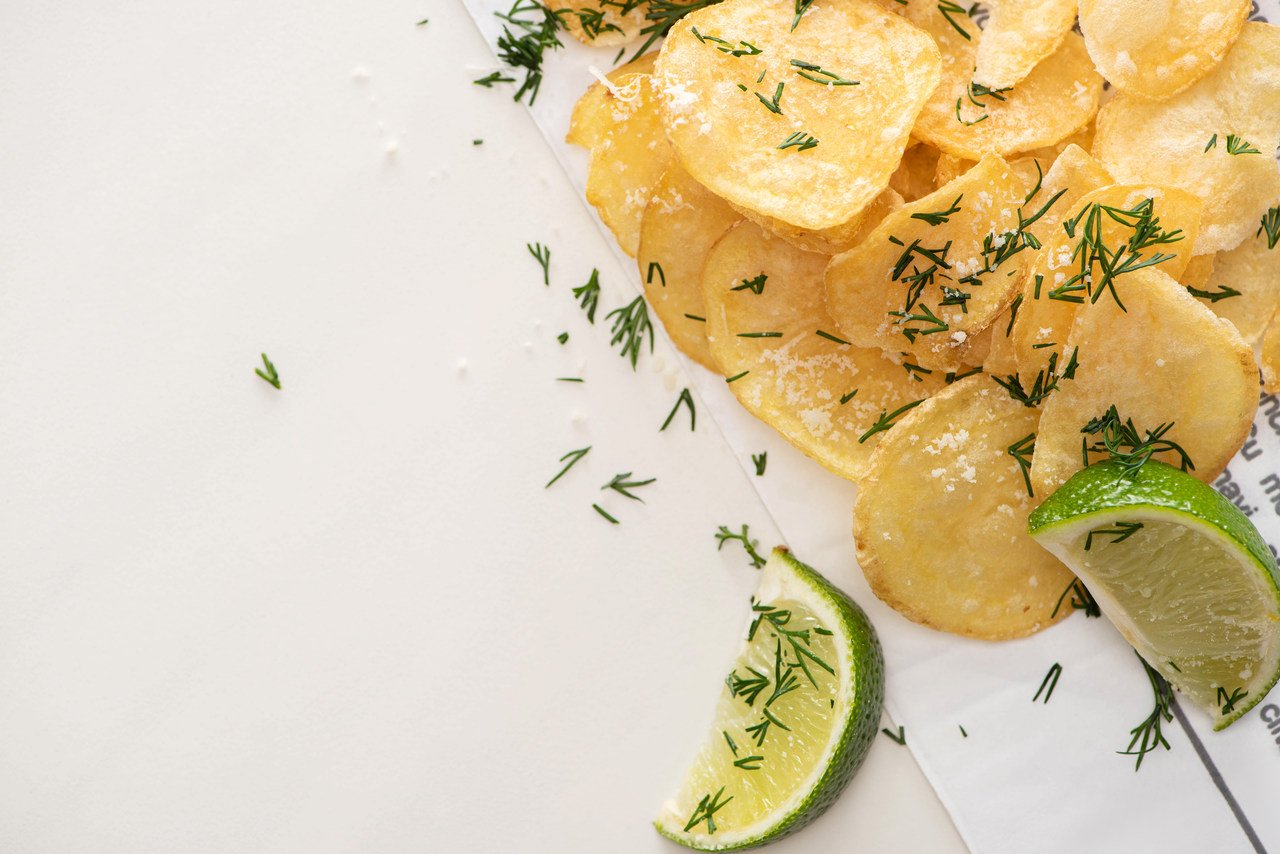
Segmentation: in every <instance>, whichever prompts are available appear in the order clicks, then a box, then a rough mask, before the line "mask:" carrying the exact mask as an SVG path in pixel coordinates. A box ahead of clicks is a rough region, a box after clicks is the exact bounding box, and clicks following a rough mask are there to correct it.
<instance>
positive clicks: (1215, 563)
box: [1029, 461, 1280, 730]
mask: <svg viewBox="0 0 1280 854" xmlns="http://www.w3.org/2000/svg"><path fill="white" fill-rule="evenodd" d="M1029 528H1030V533H1031V536H1032V537H1033V538H1034V539H1035V540H1036V541H1037V542H1038V543H1039V544H1040V545H1042V546H1044V547H1045V548H1046V549H1048V550H1049V551H1050V552H1052V553H1053V554H1054V555H1056V556H1057V557H1058V558H1059V559H1060V560H1061V561H1062V562H1063V563H1065V564H1066V565H1067V566H1069V567H1071V569H1072V570H1073V571H1074V572H1075V573H1076V575H1078V576H1079V577H1080V579H1081V580H1082V581H1083V582H1084V583H1085V585H1086V586H1087V587H1088V588H1089V591H1090V592H1091V593H1092V594H1093V597H1094V598H1095V599H1096V600H1097V602H1098V606H1099V607H1100V608H1101V610H1102V612H1103V613H1104V614H1106V616H1107V617H1108V618H1109V619H1110V620H1111V622H1112V623H1114V624H1115V626H1116V628H1117V629H1118V630H1119V631H1120V633H1121V634H1122V635H1123V636H1124V638H1125V639H1126V640H1127V641H1129V643H1130V644H1132V645H1133V647H1134V649H1136V650H1137V651H1138V653H1139V654H1140V655H1141V656H1142V657H1143V658H1144V659H1145V660H1146V661H1147V663H1148V664H1150V665H1151V666H1152V667H1153V668H1155V669H1156V670H1157V671H1158V672H1159V673H1160V675H1161V676H1163V677H1164V678H1165V679H1166V680H1168V681H1169V683H1170V684H1171V685H1173V687H1174V688H1176V689H1177V690H1178V691H1179V692H1180V693H1181V694H1183V695H1184V696H1185V697H1186V698H1187V699H1188V700H1189V701H1190V702H1191V703H1192V704H1193V705H1195V706H1198V707H1199V708H1201V709H1203V710H1204V711H1205V712H1207V713H1208V714H1209V715H1210V716H1211V717H1212V719H1213V725H1214V729H1219V730H1220V729H1222V728H1224V727H1226V726H1228V725H1229V724H1231V723H1232V722H1233V721H1236V720H1238V719H1239V718H1240V717H1242V716H1243V715H1244V714H1245V713H1246V712H1248V711H1249V710H1250V709H1251V708H1253V707H1254V706H1255V705H1257V704H1258V703H1259V702H1260V701H1261V700H1262V698H1263V697H1264V696H1266V693H1267V691H1268V690H1270V689H1271V687H1272V686H1273V685H1274V684H1275V683H1276V680H1277V677H1280V584H1278V580H1277V570H1276V561H1275V557H1274V556H1273V555H1272V553H1271V551H1270V549H1269V548H1268V547H1267V545H1266V543H1265V542H1264V541H1263V540H1262V537H1261V536H1260V535H1259V534H1258V532H1257V530H1256V529H1255V528H1254V527H1253V525H1252V524H1251V523H1250V522H1249V520H1248V518H1247V517H1246V516H1245V515H1244V514H1243V513H1241V512H1240V511H1239V510H1238V509H1237V508H1236V507H1235V506H1234V505H1232V504H1231V503H1230V502H1229V501H1227V500H1226V499H1225V498H1223V497H1222V496H1221V495H1219V494H1218V493H1217V492H1216V491H1214V490H1213V489H1212V488H1211V487H1209V486H1207V485H1205V484H1203V483H1201V482H1200V481H1198V480H1196V479H1195V478H1194V477H1192V476H1190V475H1188V474H1185V473H1183V472H1181V471H1179V470H1178V469H1176V468H1173V467H1172V466H1168V465H1165V464H1164V463H1160V462H1155V461H1149V462H1147V463H1146V464H1145V465H1143V466H1142V467H1141V468H1139V469H1138V470H1137V473H1136V475H1134V476H1132V477H1125V476H1124V469H1123V468H1122V467H1121V466H1120V465H1119V464H1118V463H1114V462H1103V463H1096V464H1094V465H1092V466H1089V467H1088V468H1086V469H1084V470H1083V471H1081V472H1079V473H1077V474H1076V475H1075V476H1074V477H1072V478H1071V479H1070V480H1069V481H1067V483H1065V484H1064V485H1063V486H1062V488H1061V489H1059V490H1058V491H1057V492H1055V493H1054V494H1053V495H1051V496H1050V497H1049V498H1048V499H1047V500H1046V501H1045V502H1044V504H1042V505H1041V506H1040V507H1039V508H1037V509H1036V510H1035V512H1033V513H1032V514H1031V518H1030V521H1029Z"/></svg>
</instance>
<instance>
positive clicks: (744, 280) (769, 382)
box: [703, 222, 944, 478]
mask: <svg viewBox="0 0 1280 854" xmlns="http://www.w3.org/2000/svg"><path fill="white" fill-rule="evenodd" d="M826 266H827V258H826V256H824V255H817V254H813V253H810V252H804V251H801V250H800V249H797V248H796V247H794V246H792V245H791V244H789V243H787V242H786V241H784V240H782V239H781V238H779V237H777V236H775V235H772V234H770V233H768V232H766V231H764V230H762V229H761V228H760V227H759V226H757V225H755V224H754V223H749V222H744V223H741V224H740V225H737V226H734V227H733V228H731V229H730V230H729V232H728V233H727V234H725V236H724V237H723V238H721V240H720V242H719V243H717V244H716V245H715V247H714V248H713V249H712V250H711V254H710V255H709V256H708V258H707V265H706V268H705V269H704V270H703V295H704V298H705V300H706V306H707V337H708V338H709V340H710V343H711V352H712V354H713V355H714V356H715V358H716V361H717V362H718V363H719V365H720V367H721V369H722V371H723V372H724V374H725V375H726V376H727V377H728V378H729V388H730V389H731V390H732V391H733V393H734V394H735V395H736V396H737V398H738V400H739V401H741V402H742V405H743V406H744V407H746V409H747V411H748V412H750V413H751V414H752V415H755V416H756V417H757V418H759V419H760V420H761V421H764V422H765V423H766V424H768V425H770V426H771V427H773V428H774V429H775V430H777V431H778V432H779V433H780V434H782V436H783V437H784V438H785V439H787V441H789V442H791V444H793V445H795V446H796V447H797V448H799V449H800V450H801V451H803V452H804V453H806V454H808V455H809V456H811V457H813V458H814V459H815V460H817V461H818V462H819V463H821V464H822V465H823V466H825V467H827V468H828V469H830V470H831V471H833V472H835V473H836V474H839V475H842V476H843V477H847V478H857V477H859V476H860V475H861V474H862V473H863V471H864V470H865V469H866V464H867V460H868V459H869V458H870V456H871V451H872V449H873V448H874V447H875V444H876V442H877V441H878V438H879V437H878V435H876V434H871V435H869V436H868V435H867V432H868V431H869V430H871V428H872V427H873V425H874V424H875V423H876V421H877V419H878V417H879V416H880V415H881V414H883V413H889V412H894V411H896V410H897V409H899V408H900V407H902V406H905V405H907V404H910V403H912V402H913V401H917V400H919V399H921V398H924V397H928V396H929V395H930V394H932V393H933V392H934V391H936V390H937V389H939V388H940V387H942V385H943V382H944V378H943V376H942V375H941V373H938V372H933V373H930V372H928V371H923V370H909V369H908V368H905V367H904V366H903V365H899V364H894V363H893V362H890V361H889V360H887V359H885V358H884V357H883V356H882V354H881V353H880V351H879V350H867V349H862V348H858V347H851V346H849V345H848V344H845V343H843V342H842V341H841V340H840V338H839V333H837V332H836V328H835V323H834V322H833V321H832V319H831V316H830V315H829V314H828V313H827V310H826V305H825V297H824V295H823V286H822V274H823V271H824V270H825V269H826ZM775 333H776V334H775Z"/></svg>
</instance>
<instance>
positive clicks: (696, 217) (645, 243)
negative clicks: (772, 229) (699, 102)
mask: <svg viewBox="0 0 1280 854" xmlns="http://www.w3.org/2000/svg"><path fill="white" fill-rule="evenodd" d="M741 219H742V217H741V216H739V215H738V213H737V212H736V211H734V210H733V209H732V208H730V207H729V206H728V205H727V204H725V202H724V200H723V199H721V198H720V197H719V196H717V195H715V194H714V193H712V192H711V191H709V190H707V189H706V188H705V187H703V186H702V185H701V184H699V183H698V182H697V181H695V180H693V179H692V178H690V177H689V174H688V173H687V172H685V171H684V170H683V169H681V168H680V164H678V163H675V162H672V164H671V165H670V166H668V167H667V171H666V173H665V174H664V175H663V176H662V178H661V180H659V181H658V184H657V186H656V187H654V190H653V196H652V197H651V198H650V199H649V205H648V207H646V208H645V212H644V220H643V222H642V223H641V225H640V251H639V253H638V254H637V255H636V260H637V261H638V262H639V265H640V277H641V278H642V279H643V280H644V283H645V284H644V296H645V299H646V300H648V302H649V305H650V306H651V307H652V308H653V310H654V313H655V314H657V315H658V318H659V319H660V320H661V321H662V325H663V326H664V327H665V328H666V330H667V335H668V336H670V338H671V340H672V342H674V343H675V345H676V347H677V348H678V349H679V350H680V352H682V353H684V354H685V355H686V356H688V357H689V358H691V359H693V360H694V361H695V362H697V363H698V364H700V365H702V366H703V367H705V368H707V369H708V370H712V371H716V372H717V373H718V372H719V370H720V366H719V365H717V364H716V361H715V359H713V358H712V356H711V350H710V348H709V347H708V346H707V323H706V316H707V312H706V307H705V305H704V303H703V299H702V267H703V265H704V264H705V263H706V260H707V253H708V252H710V251H711V247H712V246H713V245H714V244H715V242H716V241H717V240H719V239H720V238H721V237H722V236H723V235H724V233H725V232H726V231H727V230H728V229H729V227H730V226H732V225H733V224H734V223H736V222H738V221H740V220H741Z"/></svg>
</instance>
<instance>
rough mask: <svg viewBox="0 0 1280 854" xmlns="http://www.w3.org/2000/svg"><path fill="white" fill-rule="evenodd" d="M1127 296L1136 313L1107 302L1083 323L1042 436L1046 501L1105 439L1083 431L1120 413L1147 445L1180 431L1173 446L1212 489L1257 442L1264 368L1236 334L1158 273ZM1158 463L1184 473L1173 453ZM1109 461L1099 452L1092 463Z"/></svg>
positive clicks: (1125, 285) (1039, 457) (1040, 478)
mask: <svg viewBox="0 0 1280 854" xmlns="http://www.w3.org/2000/svg"><path fill="white" fill-rule="evenodd" d="M1119 294H1120V296H1121V298H1122V299H1123V301H1124V305H1125V308H1126V309H1127V311H1122V310H1121V309H1120V307H1119V305H1117V304H1116V302H1115V300H1113V299H1111V298H1110V297H1107V298H1103V299H1100V300H1098V302H1096V303H1093V304H1091V305H1090V304H1086V305H1085V306H1083V307H1082V309H1081V310H1080V312H1079V313H1078V314H1077V315H1076V319H1075V325H1074V326H1073V327H1072V329H1071V335H1070V337H1069V338H1068V339H1067V345H1068V346H1069V347H1071V348H1072V349H1073V350H1074V351H1075V352H1076V353H1077V355H1078V360H1079V364H1078V367H1077V368H1076V369H1075V372H1074V376H1073V377H1072V378H1067V377H1066V376H1065V375H1064V376H1062V378H1060V379H1059V380H1058V387H1057V390H1056V391H1053V392H1052V393H1051V394H1050V395H1049V399H1048V402H1047V403H1046V404H1045V406H1044V414H1043V415H1042V416H1041V418H1040V429H1039V431H1038V433H1037V436H1036V452H1035V457H1034V460H1033V463H1032V466H1031V483H1032V486H1034V487H1035V492H1036V495H1037V496H1046V495H1048V494H1049V493H1051V492H1052V491H1053V490H1055V489H1057V488H1058V487H1059V486H1061V485H1062V484H1063V483H1064V482H1065V481H1066V480H1067V478H1069V477H1070V476H1071V475H1073V474H1075V473H1076V472H1077V471H1079V470H1080V469H1081V468H1082V451H1081V443H1082V440H1084V441H1086V442H1090V443H1092V442H1096V441H1098V440H1099V439H1100V438H1101V437H1100V436H1098V435H1096V434H1094V435H1085V434H1083V433H1082V432H1081V428H1083V427H1085V425H1086V424H1088V423H1089V422H1090V421H1091V420H1092V419H1095V418H1099V417H1101V416H1103V415H1104V414H1105V413H1106V412H1107V410H1108V408H1109V407H1112V406H1114V407H1116V410H1117V412H1118V414H1119V417H1120V418H1121V419H1122V420H1132V421H1133V423H1134V426H1135V428H1136V429H1137V430H1138V431H1140V435H1141V436H1145V435H1146V434H1147V432H1148V431H1152V430H1157V429H1159V428H1160V427H1161V425H1167V424H1172V425H1173V426H1172V427H1170V428H1169V429H1168V432H1167V433H1166V434H1165V435H1164V439H1166V440H1168V441H1172V442H1176V443H1178V444H1179V445H1180V446H1181V447H1182V448H1183V449H1184V450H1185V451H1186V452H1187V454H1189V455H1190V457H1191V460H1192V463H1193V464H1194V465H1195V470H1194V471H1193V472H1192V474H1194V475H1195V476H1196V477H1198V478H1200V479H1201V480H1203V481H1206V482H1208V481H1212V480H1213V479H1214V478H1215V477H1217V476H1218V475H1219V474H1221V473H1222V470H1223V469H1224V468H1226V466H1227V462H1228V461H1229V460H1230V459H1231V458H1232V456H1234V455H1235V453H1236V451H1238V450H1240V446H1241V445H1242V444H1243V443H1244V440H1245V439H1246V438H1248V436H1249V427H1250V425H1251V424H1252V422H1253V414H1254V411H1255V410H1256V409H1257V407H1258V369H1257V366H1256V365H1254V362H1253V349H1252V348H1251V347H1249V345H1248V344H1246V343H1245V341H1244V339H1242V338H1241V337H1240V333H1238V332H1236V328H1235V327H1234V326H1232V325H1231V324H1230V323H1229V322H1228V321H1225V320H1222V319H1220V318H1218V317H1216V316H1215V315H1214V314H1213V312H1211V311H1209V309H1207V308H1205V307H1204V306H1203V305H1201V304H1200V303H1199V302H1197V301H1196V299H1195V297H1193V296H1191V295H1190V294H1189V293H1187V289H1186V288H1184V287H1183V286H1182V285H1180V284H1178V283H1177V282H1176V281H1174V280H1173V279H1172V278H1170V277H1169V276H1168V275H1166V274H1165V273H1163V272H1162V271H1160V270H1158V269H1155V268H1151V267H1148V268H1145V269H1142V270H1138V271H1136V272H1133V273H1129V274H1128V275H1126V276H1125V277H1124V278H1123V279H1122V280H1121V282H1120V286H1119ZM1064 374H1065V372H1064ZM1155 456H1156V458H1157V459H1161V460H1164V461H1165V462H1168V463H1171V464H1173V465H1178V464H1179V457H1178V455H1177V454H1176V453H1174V452H1172V451H1169V450H1161V451H1160V452H1159V453H1157V454H1156V455H1155ZM1104 458H1105V454H1101V455H1100V454H1096V453H1095V454H1092V455H1091V456H1090V461H1091V462H1095V461H1097V460H1099V459H1104Z"/></svg>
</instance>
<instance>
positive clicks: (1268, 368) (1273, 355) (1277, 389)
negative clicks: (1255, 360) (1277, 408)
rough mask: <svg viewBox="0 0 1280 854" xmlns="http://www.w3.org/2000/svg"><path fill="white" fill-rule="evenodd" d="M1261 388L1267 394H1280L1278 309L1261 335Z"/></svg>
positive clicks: (1279, 327) (1279, 328)
mask: <svg viewBox="0 0 1280 854" xmlns="http://www.w3.org/2000/svg"><path fill="white" fill-rule="evenodd" d="M1259 358H1260V361H1261V362H1262V390H1263V391H1265V392H1266V393H1267V394H1280V311H1277V312H1276V314H1275V317H1273V318H1271V325H1270V326H1268V327H1267V332H1266V334H1265V335H1263V336H1262V352H1261V353H1260V354H1259Z"/></svg>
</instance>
